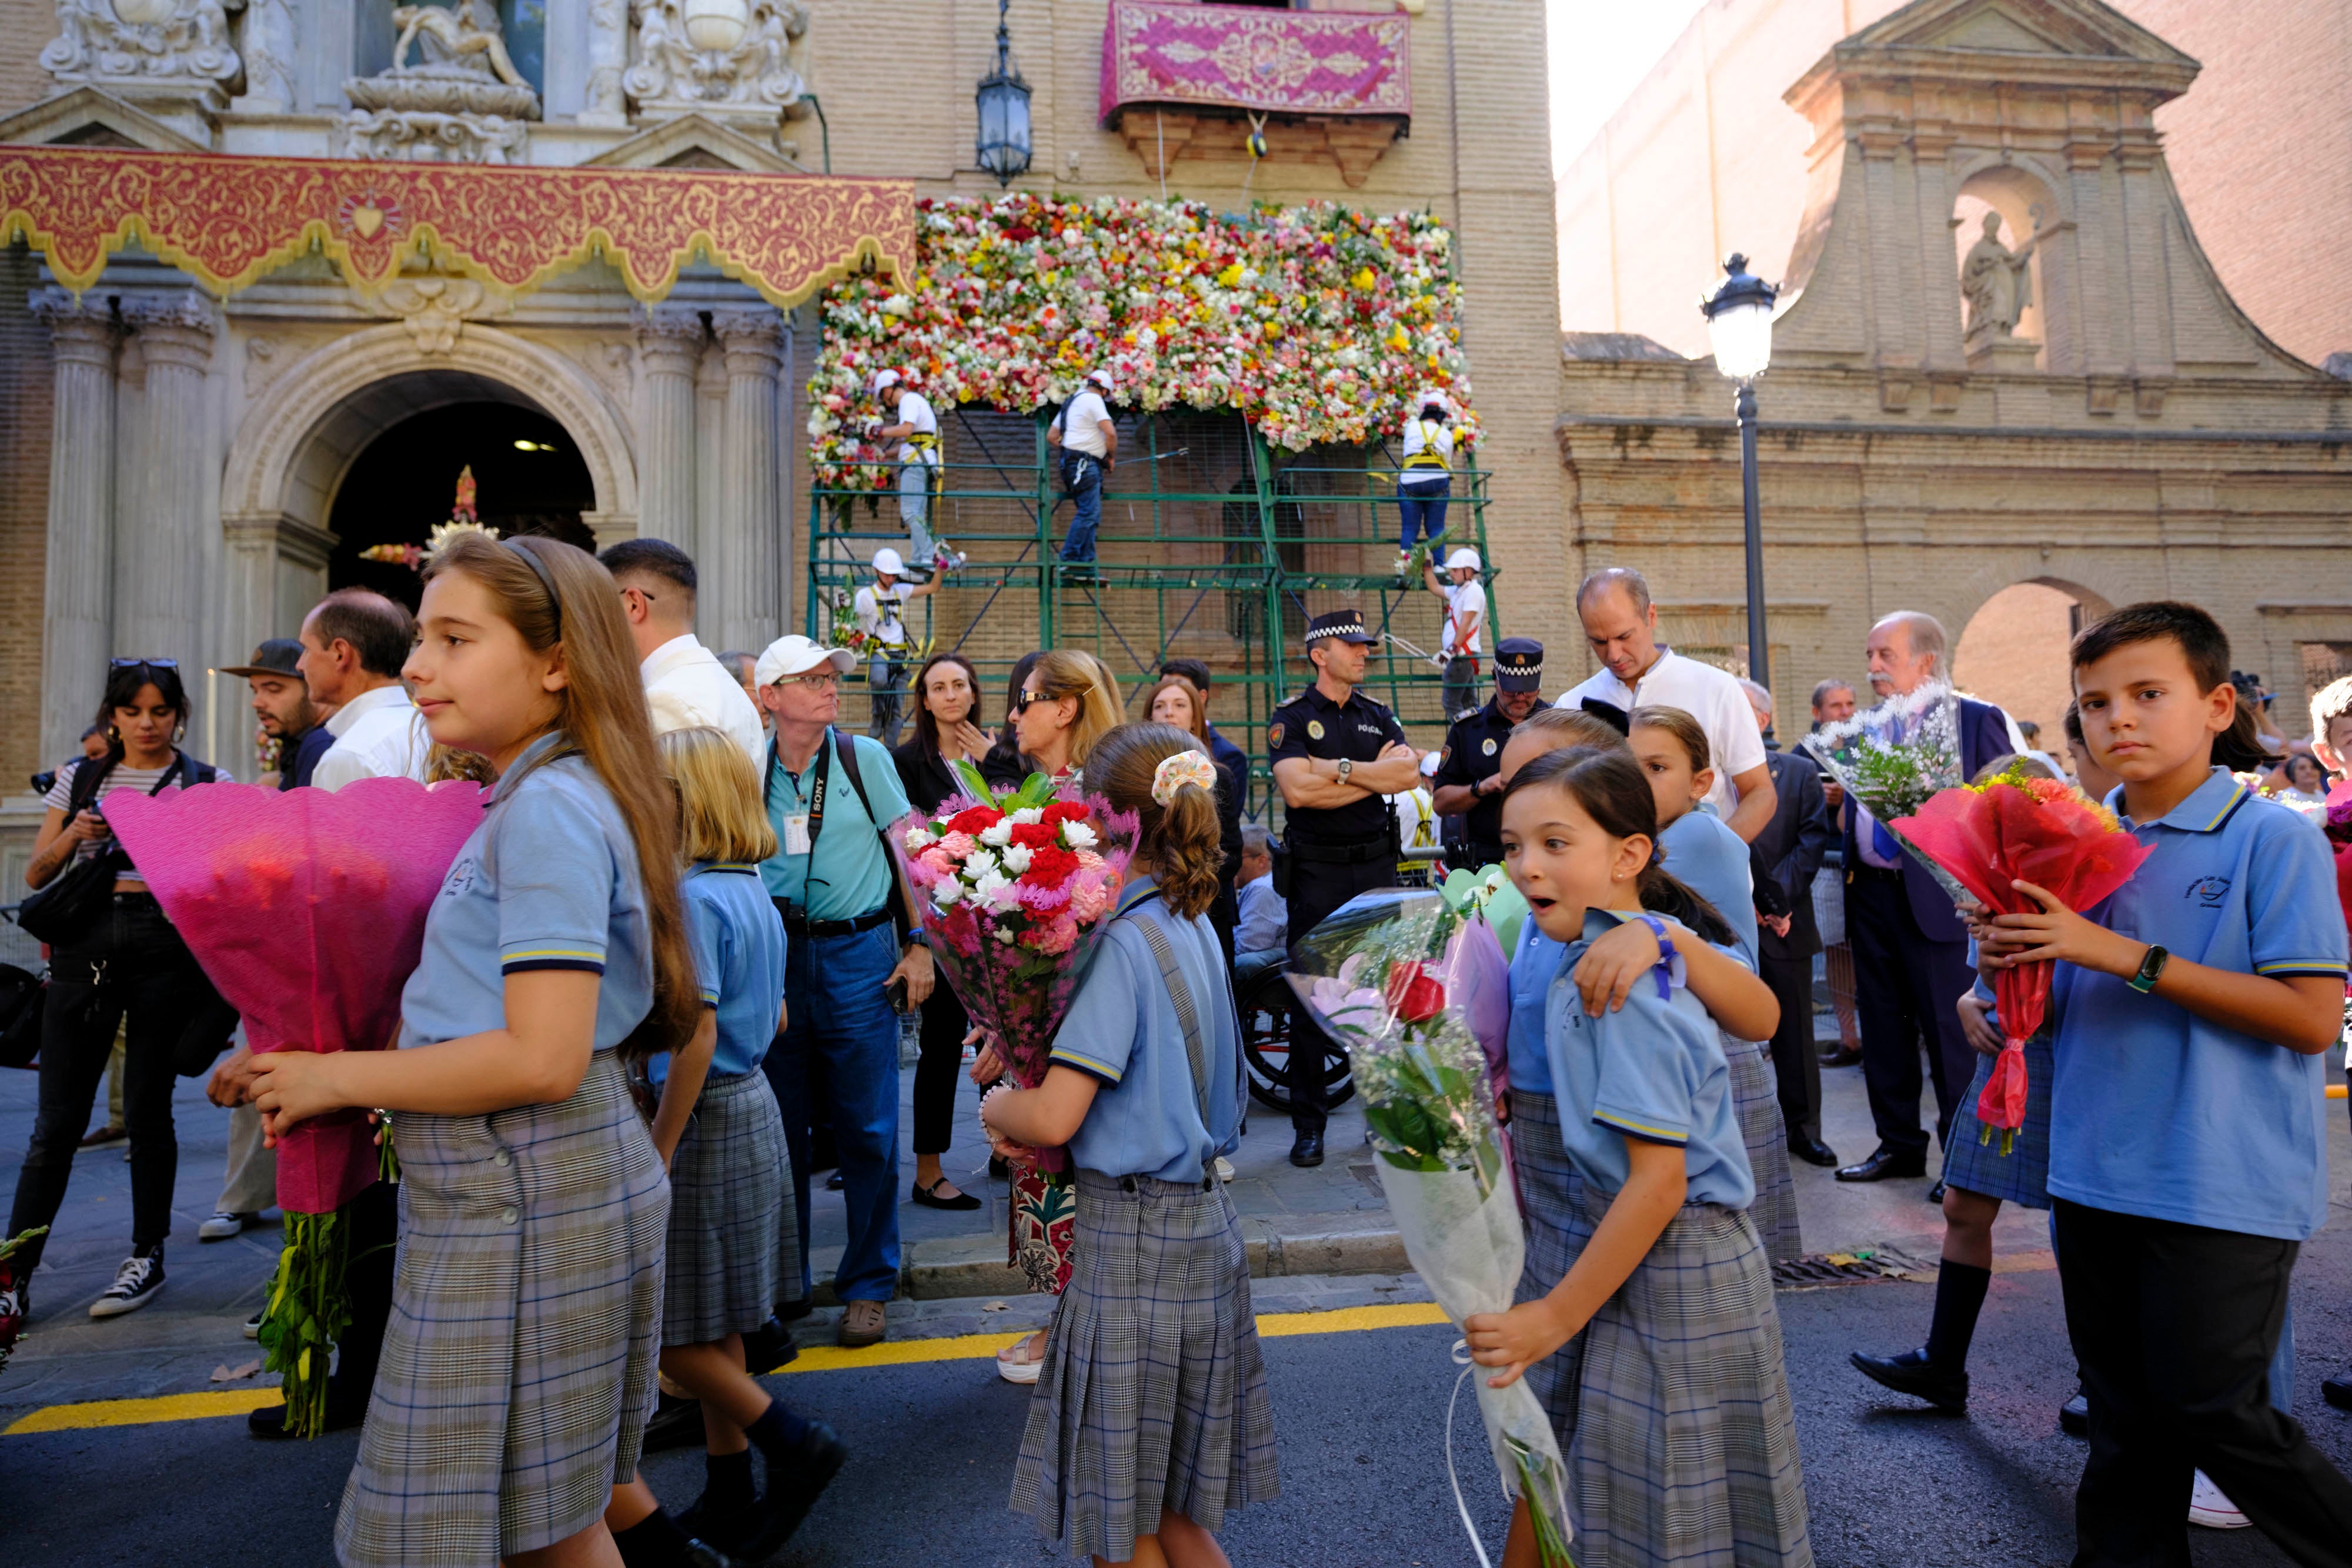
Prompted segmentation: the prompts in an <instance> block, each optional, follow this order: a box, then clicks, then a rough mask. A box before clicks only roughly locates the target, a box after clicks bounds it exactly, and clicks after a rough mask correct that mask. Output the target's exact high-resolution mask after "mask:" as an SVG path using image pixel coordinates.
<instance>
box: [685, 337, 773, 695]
mask: <svg viewBox="0 0 2352 1568" xmlns="http://www.w3.org/2000/svg"><path fill="white" fill-rule="evenodd" d="M710 326H711V330H712V331H713V332H714V333H715V334H716V335H717V337H718V339H719V347H720V348H721V349H722V350H725V351H726V354H727V423H726V430H725V434H724V435H723V436H722V438H721V441H720V445H719V516H720V517H721V519H722V522H721V525H720V528H719V540H718V542H717V548H715V549H713V548H711V546H710V545H709V543H708V542H706V544H705V546H704V549H705V551H706V553H707V554H708V555H709V558H710V567H711V572H710V578H711V579H715V580H716V582H717V585H718V588H719V603H718V606H717V609H718V612H719V613H718V616H717V620H716V629H717V631H718V633H719V643H720V645H721V646H724V647H730V648H760V647H764V646H766V645H767V643H770V642H772V640H773V639H774V638H775V637H776V636H777V635H778V633H779V632H780V631H781V630H782V620H781V614H780V612H781V610H782V606H781V605H780V604H779V603H778V597H779V590H778V588H777V578H776V565H777V559H778V558H777V548H776V540H777V536H778V535H779V534H780V533H781V531H782V521H783V519H782V514H781V511H780V508H781V507H782V493H781V491H780V490H779V488H778V475H779V473H780V471H781V470H780V464H779V461H778V459H779V457H780V455H781V454H780V451H779V446H780V441H779V434H780V433H779V431H778V429H777V424H776V374H777V372H778V371H781V370H782V368H783V362H784V323H783V318H782V316H780V315H778V314H777V313H776V312H775V311H774V310H772V309H771V308H768V307H767V306H764V305H760V306H746V307H738V308H728V309H724V310H719V311H716V312H714V313H713V314H712V316H711V319H710Z"/></svg>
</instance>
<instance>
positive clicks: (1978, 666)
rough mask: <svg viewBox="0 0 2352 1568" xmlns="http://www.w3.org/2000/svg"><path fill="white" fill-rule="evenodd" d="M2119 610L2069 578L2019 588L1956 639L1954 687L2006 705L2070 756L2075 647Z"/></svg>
mask: <svg viewBox="0 0 2352 1568" xmlns="http://www.w3.org/2000/svg"><path fill="white" fill-rule="evenodd" d="M2113 608H2114V606H2113V605H2112V604H2110V603H2109V602H2108V601H2106V599H2105V597H2104V596H2102V595H2101V594H2099V593H2098V592H2096V591H2094V590H2091V589H2088V588H2085V587H2084V586H2083V585H2082V584H2080V583H2076V582H2070V581H2067V580H2064V579H2062V578H2055V577H2032V578H2027V579H2024V580H2021V581H2015V582H2011V583H2010V584H2009V585H2008V586H2007V587H2005V588H2002V589H2001V590H2000V591H1999V592H1997V593H1994V594H1992V595H1991V596H1990V597H1989V598H1987V599H1986V600H1985V601H1983V602H1982V603H1981V604H1979V606H1978V607H1977V610H1976V613H1974V614H1973V615H1971V616H1969V622H1968V624H1967V625H1966V626H1964V627H1962V628H1961V629H1960V632H1959V635H1958V638H1957V639H1955V640H1954V642H1953V644H1952V680H1953V683H1954V684H1955V685H1958V686H1959V687H1960V689H1961V690H1963V691H1966V692H1969V693H1970V694H1971V695H1976V696H1979V697H1982V698H1984V699H1985V700H1986V701H1988V702H1994V703H1999V704H2000V706H2002V707H2003V708H2005V709H2007V710H2008V712H2009V716H2011V718H2014V719H2017V720H2019V721H2020V722H2021V723H2032V724H2036V725H2039V726H2040V727H2041V735H2040V745H2041V748H2042V750H2044V751H2047V752H2051V753H2053V755H2055V754H2059V753H2063V751H2064V750H2065V737H2064V736H2063V733H2062V731H2061V729H2060V727H2059V725H2060V720H2062V719H2063V717H2064V716H2065V713H2066V705H2067V703H2068V702H2069V701H2070V700H2072V698H2073V695H2074V681H2073V672H2072V671H2071V670H2070V669H2069V668H2068V666H2067V662H2066V649H2067V645H2068V644H2069V643H2071V642H2072V641H2073V640H2074V633H2075V632H2079V631H2081V630H2082V629H2083V628H2084V627H2085V626H2087V625H2089V624H2090V623H2091V622H2094V621H2096V620H2097V619H2098V618H2099V617H2100V616H2102V615H2105V613H2106V612H2108V611H2109V610H2111V609H2113Z"/></svg>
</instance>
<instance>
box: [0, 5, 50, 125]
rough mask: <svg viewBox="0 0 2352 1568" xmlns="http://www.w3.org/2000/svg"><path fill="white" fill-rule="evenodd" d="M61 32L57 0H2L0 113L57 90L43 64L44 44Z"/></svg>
mask: <svg viewBox="0 0 2352 1568" xmlns="http://www.w3.org/2000/svg"><path fill="white" fill-rule="evenodd" d="M57 36H58V8H57V5H56V3H55V0H0V114H13V113H15V112H16V110H20V109H22V108H24V107H25V106H26V105H27V104H33V103H38V102H39V101H40V100H41V99H45V98H47V97H49V96H51V95H52V94H54V93H56V92H57V91H58V84H57V81H56V79H55V78H52V77H51V76H50V75H49V73H48V72H47V71H45V70H43V69H42V68H41V47H42V46H43V45H45V44H47V42H48V41H49V40H50V39H51V38H54V37H57Z"/></svg>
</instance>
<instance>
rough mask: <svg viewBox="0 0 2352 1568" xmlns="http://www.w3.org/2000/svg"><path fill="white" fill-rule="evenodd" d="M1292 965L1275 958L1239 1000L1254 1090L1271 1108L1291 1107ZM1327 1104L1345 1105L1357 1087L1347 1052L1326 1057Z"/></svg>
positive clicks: (1238, 995)
mask: <svg viewBox="0 0 2352 1568" xmlns="http://www.w3.org/2000/svg"><path fill="white" fill-rule="evenodd" d="M1287 968H1288V966H1287V965H1286V964H1276V965H1273V966H1272V967H1268V968H1265V969H1262V970H1260V971H1259V972H1258V973H1257V974H1255V975H1254V976H1252V977H1250V978H1249V979H1248V980H1247V981H1246V982H1245V983H1244V985H1243V986H1242V987H1241V988H1240V989H1239V990H1238V991H1237V992H1236V994H1235V996H1234V1005H1235V1006H1236V1007H1237V1008H1238V1009H1240V1012H1241V1026H1242V1061H1243V1064H1244V1066H1245V1067H1246V1068H1247V1070H1248V1071H1249V1090H1250V1094H1251V1096H1252V1097H1253V1098H1255V1100H1256V1101H1257V1103H1259V1104H1261V1105H1264V1106H1265V1107H1266V1108H1267V1109H1268V1110H1270V1111H1278V1112H1280V1113H1283V1114H1284V1115H1288V1114H1289V1113H1290V1030H1291V1027H1292V1023H1293V1018H1294V1010H1293V1009H1295V1008H1296V1007H1297V998H1294V997H1293V996H1292V994H1291V989H1290V981H1289V980H1288V979H1287V978H1286V971H1287ZM1324 1073H1325V1077H1324V1080H1323V1082H1324V1097H1323V1103H1324V1104H1325V1105H1327V1106H1336V1105H1343V1104H1345V1103H1347V1102H1348V1099H1349V1096H1351V1095H1352V1094H1354V1093H1355V1092H1356V1084H1355V1081H1354V1079H1353V1078H1351V1077H1350V1076H1349V1071H1348V1059H1347V1057H1346V1055H1345V1054H1337V1055H1334V1056H1333V1057H1332V1058H1331V1059H1329V1060H1328V1061H1326V1062H1325V1063H1324Z"/></svg>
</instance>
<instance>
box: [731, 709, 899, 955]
mask: <svg viewBox="0 0 2352 1568" xmlns="http://www.w3.org/2000/svg"><path fill="white" fill-rule="evenodd" d="M840 738H841V737H840V735H839V733H838V732H837V731H828V732H827V733H826V736H825V743H824V747H823V748H822V749H820V750H819V751H818V752H817V754H816V756H815V757H814V758H811V759H810V761H809V765H808V767H807V768H806V769H805V770H804V771H803V772H800V773H793V772H790V771H788V770H787V769H786V768H785V767H784V762H783V758H782V757H781V756H779V755H778V754H777V752H776V749H775V747H774V745H773V743H771V744H770V746H769V748H768V821H769V822H770V823H771V824H772V825H773V826H774V828H775V830H776V844H777V850H776V853H775V854H774V855H773V856H772V857H771V858H769V859H767V860H764V861H761V862H760V881H761V883H762V885H764V886H765V887H766V888H767V890H768V893H769V895H770V896H771V897H773V898H781V899H782V900H783V901H784V902H785V903H787V904H793V905H794V906H796V907H797V908H798V909H799V910H800V911H801V913H802V914H803V915H805V916H806V917H807V918H809V919H811V920H855V919H856V918H857V917H858V916H860V915H871V914H873V913H874V912H875V911H876V910H877V909H879V908H881V907H882V905H883V904H884V903H885V902H886V901H887V899H888V898H889V896H890V879H891V878H892V877H893V876H895V875H896V874H898V871H897V868H896V867H895V866H893V865H892V864H891V862H890V857H889V856H888V855H887V854H886V853H885V852H883V849H882V843H881V841H880V840H879V839H877V837H876V836H875V830H876V829H877V827H886V828H887V827H888V826H889V825H890V824H891V823H893V822H895V821H898V819H899V818H901V817H903V816H905V815H906V814H907V813H908V811H910V810H913V809H914V808H913V807H911V806H909V805H908V803H907V787H906V786H905V785H903V784H901V783H899V782H898V764H897V763H896V762H894V761H892V760H891V757H890V754H889V753H888V752H887V751H885V750H884V749H883V748H882V743H881V742H880V741H878V740H869V739H868V738H866V737H865V736H862V735H859V736H852V737H849V741H850V744H851V745H853V746H855V747H857V776H858V778H860V779H864V780H865V783H866V797H867V799H869V800H872V801H873V802H874V811H875V815H876V816H878V817H880V818H881V821H880V822H878V823H877V821H875V820H874V817H869V816H867V815H866V808H865V806H864V805H863V804H861V803H860V802H859V800H858V799H857V791H856V789H853V788H851V786H850V782H849V775H848V774H846V773H845V772H843V771H842V770H841V758H840V755H839V747H837V745H836V744H835V743H836V741H838V740H839V739H840ZM818 768H824V769H826V782H825V788H824V827H823V828H822V829H821V830H820V831H818V833H817V839H816V855H815V857H814V858H815V861H816V864H815V866H814V869H812V868H811V866H810V865H809V860H810V858H811V857H809V856H807V855H804V854H803V855H793V854H786V853H784V852H783V847H782V846H783V843H784V820H785V819H786V818H787V817H791V816H804V815H806V814H807V812H808V810H809V807H810V805H811V804H812V803H813V801H814V799H815V795H816V779H817V769H818Z"/></svg>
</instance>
